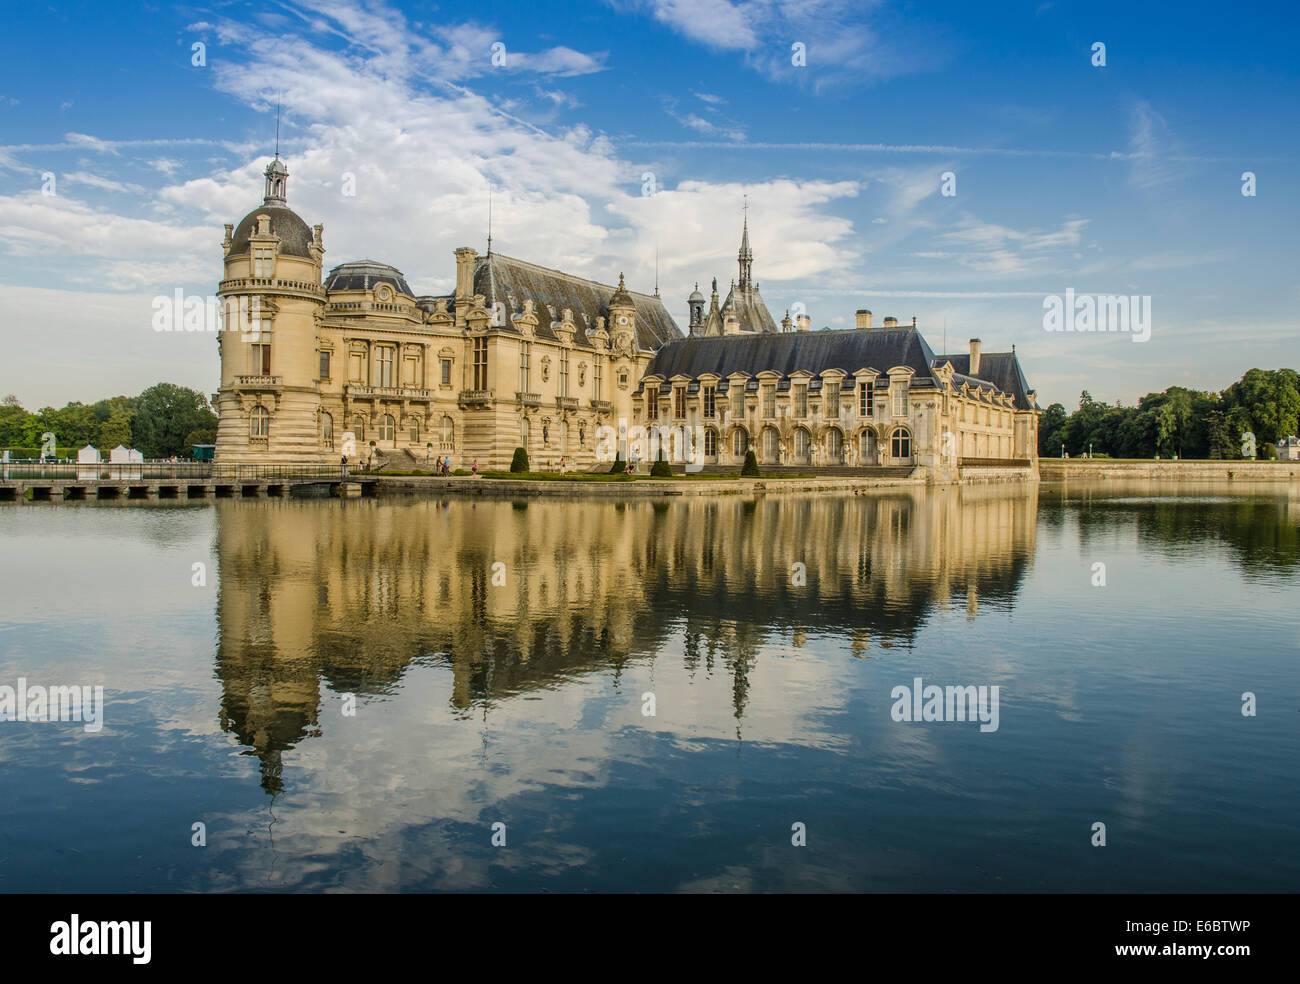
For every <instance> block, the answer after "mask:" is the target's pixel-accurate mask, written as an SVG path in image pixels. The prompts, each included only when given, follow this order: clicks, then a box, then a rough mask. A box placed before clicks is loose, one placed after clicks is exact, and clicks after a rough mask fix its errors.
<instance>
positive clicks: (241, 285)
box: [216, 155, 333, 464]
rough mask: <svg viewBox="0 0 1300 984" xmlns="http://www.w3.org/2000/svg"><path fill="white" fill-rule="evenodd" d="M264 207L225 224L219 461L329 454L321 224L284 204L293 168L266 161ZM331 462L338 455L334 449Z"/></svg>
mask: <svg viewBox="0 0 1300 984" xmlns="http://www.w3.org/2000/svg"><path fill="white" fill-rule="evenodd" d="M264 173H265V174H266V192H265V196H264V197H263V199H262V205H261V207H260V208H256V209H254V210H253V211H251V212H249V213H248V214H247V215H245V216H244V217H243V219H241V220H240V222H239V224H238V225H237V226H230V225H227V226H226V238H225V241H224V242H223V243H222V244H221V245H222V249H223V251H224V254H225V276H224V277H223V278H222V281H221V286H220V288H219V290H218V291H217V294H218V296H219V297H221V298H222V306H223V312H224V315H225V318H224V324H223V326H222V331H221V332H220V333H219V334H218V336H217V344H218V347H219V349H220V352H221V386H220V388H219V390H218V391H217V407H216V409H217V413H218V415H219V422H218V425H217V448H216V460H217V461H218V462H220V463H223V464H254V463H262V462H264V463H267V464H286V463H294V462H313V463H314V462H320V461H325V460H327V459H326V457H324V451H323V450H322V442H321V440H320V436H319V433H318V430H319V428H318V425H317V417H318V415H319V413H320V381H319V378H318V377H319V372H320V369H319V367H320V362H321V360H320V349H319V339H318V335H319V329H318V324H319V322H320V319H321V316H322V315H323V313H324V307H325V289H324V287H322V286H321V259H322V257H323V256H324V254H325V247H324V245H323V244H322V242H321V228H322V227H321V226H319V225H317V226H314V227H310V228H309V227H308V225H307V223H306V222H304V221H303V220H302V219H301V218H299V217H298V215H297V213H295V212H294V211H293V210H292V209H290V208H289V207H288V204H287V201H288V182H289V169H288V168H287V167H285V166H284V162H283V161H281V160H280V158H279V155H277V156H276V158H275V159H274V160H273V161H271V163H270V164H268V165H267V167H266V171H265V172H264ZM329 460H331V461H332V460H333V453H332V452H331V453H330V455H329Z"/></svg>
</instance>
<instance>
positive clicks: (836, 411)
mask: <svg viewBox="0 0 1300 984" xmlns="http://www.w3.org/2000/svg"><path fill="white" fill-rule="evenodd" d="M823 385H824V386H825V391H826V399H825V401H824V402H825V404H826V417H827V419H829V420H839V419H840V384H839V380H836V381H834V382H828V383H825V384H823Z"/></svg>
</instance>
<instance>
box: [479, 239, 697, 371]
mask: <svg viewBox="0 0 1300 984" xmlns="http://www.w3.org/2000/svg"><path fill="white" fill-rule="evenodd" d="M615 290H617V287H611V286H610V285H608V284H601V283H597V282H596V281H594V280H585V279H583V278H582V277H575V276H573V275H572V274H569V273H562V272H560V271H559V270H552V269H549V268H548V267H543V266H537V265H536V264H534V263H529V262H527V261H525V260H517V259H514V258H513V257H509V256H503V255H501V254H500V253H489V254H487V255H486V256H480V257H478V258H477V259H476V260H475V261H474V293H476V294H482V295H483V297H484V298H485V299H486V302H487V306H488V310H491V309H492V307H493V305H494V304H495V303H496V302H497V301H501V302H502V303H504V304H505V306H506V310H507V311H508V312H510V313H511V314H514V313H516V312H519V311H521V310H523V306H524V301H526V300H532V301H533V302H534V304H535V307H534V313H535V314H536V315H537V336H538V337H539V338H551V339H553V338H555V337H556V336H555V332H553V331H552V330H551V322H552V321H559V320H560V319H561V318H562V317H563V315H564V309H565V308H568V309H569V310H571V311H572V312H573V319H574V323H575V324H576V326H577V330H576V331H574V333H573V344H574V345H583V346H588V347H590V346H591V342H590V341H589V340H588V339H587V332H588V331H595V329H596V319H597V318H604V319H605V328H606V330H607V331H611V332H612V330H613V328H612V326H611V325H610V324H609V299H610V298H611V297H612V296H613V295H614V291H615ZM627 294H628V296H629V297H631V298H632V305H633V307H634V309H635V310H636V334H637V346H638V347H639V348H640V349H642V350H643V351H647V352H654V351H656V350H657V349H659V347H660V346H662V345H664V344H665V343H666V342H670V341H673V340H675V339H680V338H681V337H682V332H681V329H680V328H678V327H677V322H676V320H675V319H674V318H673V316H672V315H671V314H669V313H668V309H667V308H665V307H664V305H663V302H662V301H661V300H660V299H659V298H657V297H654V296H652V295H650V294H639V293H637V292H636V291H633V290H629V291H627ZM583 315H586V317H585V318H584V317H583Z"/></svg>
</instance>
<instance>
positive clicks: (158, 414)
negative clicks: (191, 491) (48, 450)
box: [0, 383, 217, 459]
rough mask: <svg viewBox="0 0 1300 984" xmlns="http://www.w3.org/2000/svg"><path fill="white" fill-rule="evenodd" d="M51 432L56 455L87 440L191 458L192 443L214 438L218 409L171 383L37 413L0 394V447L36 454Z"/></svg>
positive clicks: (68, 453)
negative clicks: (132, 393)
mask: <svg viewBox="0 0 1300 984" xmlns="http://www.w3.org/2000/svg"><path fill="white" fill-rule="evenodd" d="M46 434H53V435H54V438H55V442H56V444H57V449H56V451H55V456H56V457H60V458H67V457H76V453H77V451H78V450H79V449H80V448H83V447H85V446H86V445H87V444H90V445H93V446H95V447H97V448H99V450H100V451H102V452H104V454H105V455H106V456H107V453H108V452H109V451H110V450H112V449H113V448H115V447H117V446H118V445H119V444H120V445H122V446H124V447H128V448H135V449H137V450H138V451H140V452H141V453H143V455H144V457H145V458H147V459H149V458H170V457H172V456H173V455H175V456H176V457H181V458H189V457H192V456H193V454H194V445H196V444H214V443H216V440H217V415H216V414H215V413H213V412H212V407H211V406H210V405H209V404H208V398H207V397H206V396H204V395H203V394H202V393H200V392H198V391H197V390H192V389H187V388H186V387H184V386H177V385H175V384H174V383H158V384H156V385H154V386H150V387H149V388H148V389H147V390H145V391H144V392H143V393H141V394H140V395H139V396H112V397H109V398H108V399H105V400H100V401H99V402H98V403H80V402H75V401H74V402H72V403H69V404H67V405H66V406H64V407H62V408H60V409H55V408H54V407H44V408H42V409H40V410H38V411H36V412H35V413H31V412H29V411H27V410H24V409H23V407H22V404H21V403H20V402H19V400H18V398H17V397H16V396H13V395H10V396H6V397H5V398H4V399H3V400H0V449H4V450H7V451H9V455H10V457H11V458H36V457H39V456H40V454H41V449H42V447H44V446H45V445H46V440H45V435H46Z"/></svg>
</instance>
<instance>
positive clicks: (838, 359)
mask: <svg viewBox="0 0 1300 984" xmlns="http://www.w3.org/2000/svg"><path fill="white" fill-rule="evenodd" d="M933 361H934V353H933V352H931V351H930V346H929V345H927V344H926V342H925V339H924V338H923V337H922V336H921V334H920V332H917V331H915V330H913V329H912V328H907V329H901V328H900V329H897V330H894V329H890V330H887V331H884V330H878V331H856V330H855V331H829V330H827V331H792V332H778V333H776V334H769V333H762V334H753V335H725V336H723V337H721V338H716V337H707V338H706V337H695V338H685V339H682V340H681V341H678V342H673V343H671V344H669V345H665V346H664V347H663V348H661V349H660V350H659V352H658V354H657V355H655V357H654V358H653V359H651V360H650V365H649V367H648V368H647V369H646V375H652V374H653V375H657V376H662V377H663V378H664V379H670V378H672V377H673V376H678V375H681V376H689V377H692V378H694V377H697V376H700V375H701V374H703V373H714V374H715V375H718V376H724V377H725V376H727V375H729V374H731V373H734V372H743V373H746V374H747V375H750V376H756V375H758V374H759V373H760V372H766V371H771V372H779V373H780V374H781V375H782V376H788V375H789V374H790V373H792V372H795V371H796V370H799V369H802V370H805V371H807V372H810V373H812V374H814V375H817V374H819V373H822V372H825V371H826V370H827V369H840V370H843V371H844V372H845V373H847V374H850V375H852V374H853V373H855V372H857V371H858V370H859V369H876V370H878V371H879V372H882V373H883V372H888V371H889V370H890V369H893V368H894V367H896V366H906V367H907V368H909V369H911V370H912V371H913V372H914V373H915V374H916V375H915V376H914V377H913V382H914V383H915V384H917V385H926V383H929V384H930V385H934V379H933V374H932V370H931V368H930V367H931V363H932V362H933Z"/></svg>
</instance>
